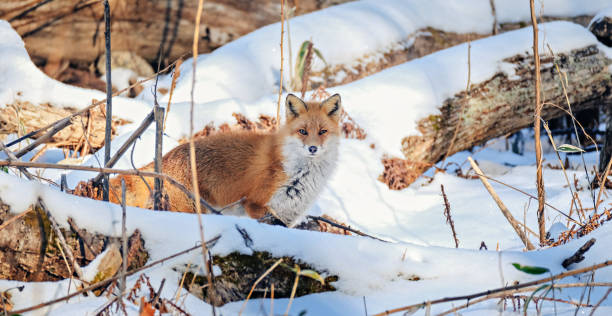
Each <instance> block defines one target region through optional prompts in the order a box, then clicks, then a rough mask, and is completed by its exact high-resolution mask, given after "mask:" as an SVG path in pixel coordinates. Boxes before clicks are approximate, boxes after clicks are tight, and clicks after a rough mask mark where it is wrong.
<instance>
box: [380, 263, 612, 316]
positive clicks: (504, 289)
mask: <svg viewBox="0 0 612 316" xmlns="http://www.w3.org/2000/svg"><path fill="white" fill-rule="evenodd" d="M610 265H612V260H607V261H604V262H602V263H598V264H594V265H592V266H588V267H585V268H582V269H576V270H571V271H567V272H563V273H559V274H556V275H552V276H550V277H547V278H543V279H539V280H535V281H531V282H526V283H522V284H517V285H513V286H508V287H502V288H497V289H492V290H486V291H482V292H478V293H474V294H469V295H462V296H453V297H446V298H441V299H437V300H433V301H427V302H422V303H418V304H412V305H408V306H404V307H399V308H395V309H391V310H387V311H384V312H382V313H378V314H375V315H374V316H384V315H391V314H395V313H399V312H403V311H407V310H412V309H414V308H420V307H423V306H425V305H426V304H427V303H430V304H432V305H434V304H440V303H447V302H453V301H462V300H468V301H470V305H471V304H475V303H477V302H478V301H482V297H483V296H489V295H492V294H499V293H502V292H510V291H514V290H518V289H523V288H528V287H532V286H534V285H538V284H542V283H546V282H550V281H554V280H559V279H563V278H566V277H568V276H572V275H577V274H581V273H585V272H590V271H595V270H597V269H601V268H605V267H607V266H610ZM607 284H608V285H606V286H609V285H612V283H607ZM558 285H559V284H555V285H554V286H555V287H557V286H558ZM561 285H562V284H561ZM582 286H584V285H582ZM589 286H591V284H589ZM475 298H481V299H480V300H473V299H475Z"/></svg>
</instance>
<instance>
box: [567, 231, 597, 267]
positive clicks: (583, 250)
mask: <svg viewBox="0 0 612 316" xmlns="http://www.w3.org/2000/svg"><path fill="white" fill-rule="evenodd" d="M594 244H595V238H591V239H590V240H589V241H587V242H586V243H585V244H584V245H582V247H580V248H578V250H576V252H575V253H574V254H573V255H572V256H571V257H569V258H566V259H565V260H563V262H562V263H561V265H562V266H563V267H564V268H566V269H567V268H568V267H569V266H570V265H571V264H573V263H578V262H581V261H582V260H584V256H583V255H584V254H585V253H586V252H587V251H589V249H591V247H592V246H593V245H594Z"/></svg>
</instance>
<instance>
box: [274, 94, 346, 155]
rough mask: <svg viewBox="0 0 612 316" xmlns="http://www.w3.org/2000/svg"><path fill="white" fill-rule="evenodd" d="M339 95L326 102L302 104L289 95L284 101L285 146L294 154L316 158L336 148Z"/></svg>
mask: <svg viewBox="0 0 612 316" xmlns="http://www.w3.org/2000/svg"><path fill="white" fill-rule="evenodd" d="M341 112H342V105H341V102H340V95H339V94H334V95H332V96H331V97H329V98H327V100H325V101H323V102H321V103H317V102H308V103H307V102H304V101H302V100H301V99H300V98H298V97H296V96H295V95H293V94H289V95H287V99H286V101H285V113H286V124H285V131H286V133H288V136H289V138H288V139H287V142H286V144H287V145H289V146H290V147H291V150H292V151H295V153H294V154H298V155H300V156H305V157H312V158H314V157H318V156H320V155H323V154H325V153H326V152H327V151H328V150H329V149H330V148H331V147H334V149H335V147H336V146H337V144H338V139H339V136H340V114H341Z"/></svg>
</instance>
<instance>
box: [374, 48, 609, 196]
mask: <svg viewBox="0 0 612 316" xmlns="http://www.w3.org/2000/svg"><path fill="white" fill-rule="evenodd" d="M504 61H505V62H508V63H512V64H514V68H515V71H516V74H515V76H514V77H513V78H509V77H508V76H507V75H506V74H504V73H498V74H496V75H494V76H493V77H491V78H490V79H488V80H486V81H484V82H482V83H480V84H476V85H472V86H471V88H470V91H469V92H468V93H467V94H466V92H465V91H464V92H460V93H457V94H456V95H455V96H454V97H452V98H449V99H447V100H445V101H444V102H443V104H442V105H441V106H440V107H439V111H440V112H439V114H437V115H431V116H429V117H426V118H422V119H421V120H420V121H419V122H418V129H419V131H420V132H421V135H418V136H416V135H414V136H408V137H405V138H404V139H403V141H402V152H403V154H404V156H405V157H404V158H405V160H404V161H403V162H398V161H397V160H387V161H385V172H384V173H383V175H382V176H381V180H382V181H383V182H386V183H387V184H391V183H393V186H392V188H395V189H402V188H404V187H406V186H407V185H409V184H410V183H412V182H413V181H414V180H415V179H416V178H417V177H418V176H420V175H421V174H422V173H423V172H424V171H425V170H427V169H428V168H430V167H431V166H432V165H433V164H435V163H436V162H437V161H439V160H441V159H442V158H443V157H444V155H445V154H446V151H447V150H448V147H449V146H450V142H451V139H452V138H453V133H454V131H455V127H456V124H459V123H460V124H461V126H460V128H459V131H458V134H457V138H456V141H455V143H454V144H453V147H452V149H451V151H450V153H451V154H453V153H456V152H459V151H462V150H466V149H469V148H471V147H473V146H475V145H479V144H482V143H483V142H485V141H486V140H488V139H492V138H495V137H499V136H503V135H506V134H509V133H514V132H517V131H518V130H520V129H522V128H525V127H528V126H530V125H531V124H533V115H534V107H533V102H532V100H533V98H534V80H533V76H534V74H533V56H531V55H517V56H514V57H511V58H508V59H506V60H504ZM541 62H542V68H541V74H542V87H541V88H542V94H543V95H544V96H545V100H544V107H543V109H542V118H543V119H544V120H550V119H552V118H555V117H559V116H562V115H564V114H565V112H564V111H563V110H561V109H560V108H558V107H555V106H552V105H551V104H556V105H558V106H559V107H561V108H563V109H567V104H566V100H565V96H564V94H563V90H562V87H561V84H560V80H561V78H560V77H559V75H558V73H557V70H556V68H555V66H554V64H553V62H554V63H556V64H558V65H559V67H560V69H561V70H562V71H564V72H566V73H567V79H568V81H569V84H568V85H567V86H568V91H567V92H568V97H569V101H570V102H571V104H572V109H573V110H574V112H578V111H580V110H583V109H588V108H594V107H597V106H601V107H604V108H606V107H610V106H612V96H611V89H610V87H611V86H612V77H611V74H610V72H609V71H608V67H609V66H610V64H611V63H612V61H611V60H610V59H608V58H606V56H605V55H604V54H603V53H602V52H600V51H599V49H598V48H597V46H595V45H593V46H588V47H584V48H581V49H575V50H573V51H571V52H570V53H567V54H558V55H557V56H556V58H555V59H554V60H553V59H552V57H550V56H541ZM462 106H465V111H464V112H465V113H464V116H463V117H461V113H462V110H461V109H462ZM398 174H399V175H398Z"/></svg>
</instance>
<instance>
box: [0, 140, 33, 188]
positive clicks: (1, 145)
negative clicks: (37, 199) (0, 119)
mask: <svg viewBox="0 0 612 316" xmlns="http://www.w3.org/2000/svg"><path fill="white" fill-rule="evenodd" d="M0 149H1V150H2V151H4V153H5V154H6V156H7V157H8V161H7V162H9V163H19V162H21V161H20V160H19V158H17V157H15V154H13V152H12V151H10V150H8V148H6V146H4V143H3V142H0ZM18 169H19V171H21V172H22V173H23V175H24V176H25V177H26V178H28V180H33V179H34V176H33V175H32V174H31V173H30V172H29V171H28V170H27V169H26V168H24V167H18Z"/></svg>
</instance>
